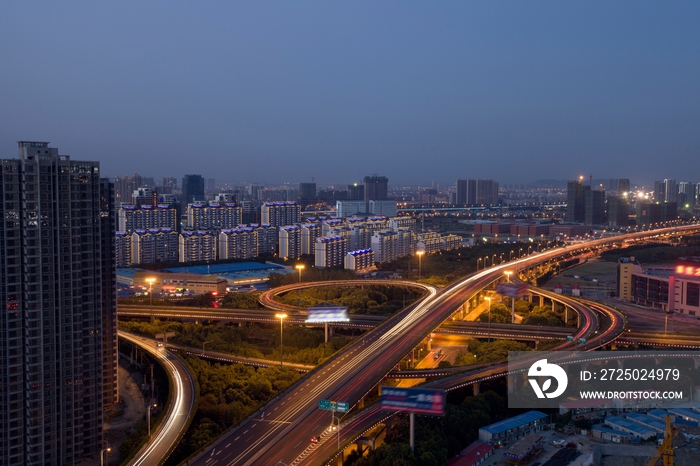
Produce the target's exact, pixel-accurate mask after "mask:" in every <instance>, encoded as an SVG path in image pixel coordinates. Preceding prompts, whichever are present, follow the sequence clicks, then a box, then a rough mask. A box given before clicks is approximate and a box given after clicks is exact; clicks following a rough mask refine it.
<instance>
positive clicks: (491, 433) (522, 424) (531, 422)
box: [479, 411, 549, 445]
mask: <svg viewBox="0 0 700 466" xmlns="http://www.w3.org/2000/svg"><path fill="white" fill-rule="evenodd" d="M548 417H549V416H547V415H546V414H545V413H543V412H541V411H528V412H527V413H524V414H520V415H518V416H514V417H511V418H509V419H506V420H504V421H500V422H496V423H494V424H491V425H488V426H486V427H482V428H480V429H479V440H481V441H482V442H488V443H490V444H491V445H495V444H499V443H504V442H510V441H513V440H517V439H520V438H523V437H525V436H526V435H527V434H530V433H534V432H539V431H541V430H542V429H543V428H544V426H545V424H546V423H547V420H548Z"/></svg>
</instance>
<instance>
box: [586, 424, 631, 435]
mask: <svg viewBox="0 0 700 466" xmlns="http://www.w3.org/2000/svg"><path fill="white" fill-rule="evenodd" d="M591 430H595V431H598V432H607V433H608V434H615V435H619V436H620V437H629V435H630V434H628V433H627V432H622V431H621V430H615V429H609V428H607V427H604V426H602V425H600V424H599V425H596V426H593V427H591Z"/></svg>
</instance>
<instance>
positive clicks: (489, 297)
mask: <svg viewBox="0 0 700 466" xmlns="http://www.w3.org/2000/svg"><path fill="white" fill-rule="evenodd" d="M484 299H488V301H489V343H491V300H492V299H493V298H492V297H491V296H485V297H484Z"/></svg>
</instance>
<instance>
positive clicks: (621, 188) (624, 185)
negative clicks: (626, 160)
mask: <svg viewBox="0 0 700 466" xmlns="http://www.w3.org/2000/svg"><path fill="white" fill-rule="evenodd" d="M616 190H617V195H618V196H622V195H623V194H624V193H629V192H630V180H629V178H619V179H618V180H617V187H616Z"/></svg>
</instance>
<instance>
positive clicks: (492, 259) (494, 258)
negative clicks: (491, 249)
mask: <svg viewBox="0 0 700 466" xmlns="http://www.w3.org/2000/svg"><path fill="white" fill-rule="evenodd" d="M494 265H496V254H494V255H493V256H492V257H491V266H492V267H493V266H494Z"/></svg>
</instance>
